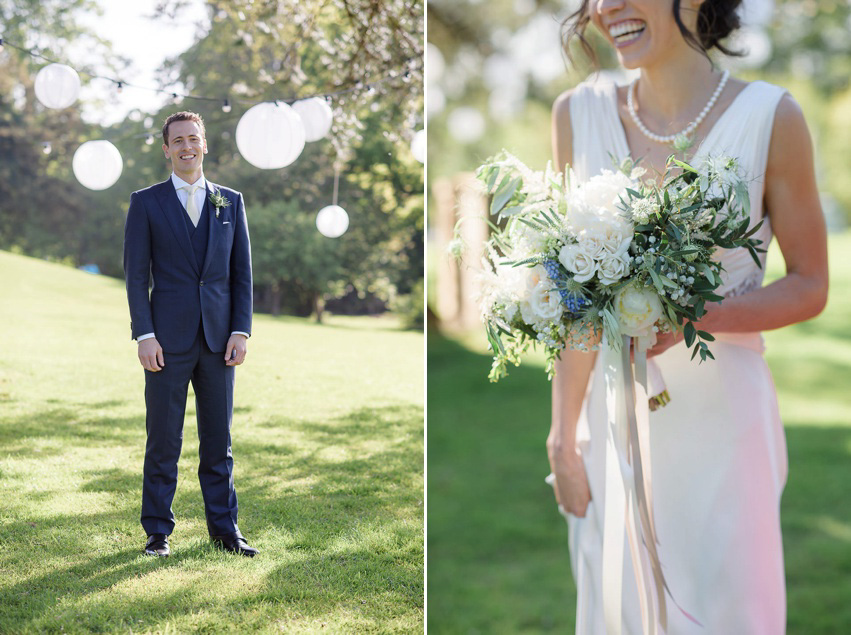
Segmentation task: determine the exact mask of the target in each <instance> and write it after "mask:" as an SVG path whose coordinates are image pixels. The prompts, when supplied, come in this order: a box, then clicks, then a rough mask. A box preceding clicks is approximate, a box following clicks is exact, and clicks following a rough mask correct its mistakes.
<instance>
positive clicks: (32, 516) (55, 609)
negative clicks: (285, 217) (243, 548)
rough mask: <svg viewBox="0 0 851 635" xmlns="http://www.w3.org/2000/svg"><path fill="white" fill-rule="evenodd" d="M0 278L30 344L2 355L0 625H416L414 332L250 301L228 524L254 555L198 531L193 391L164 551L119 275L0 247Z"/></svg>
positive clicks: (418, 414) (234, 628)
mask: <svg viewBox="0 0 851 635" xmlns="http://www.w3.org/2000/svg"><path fill="white" fill-rule="evenodd" d="M0 289H2V290H3V294H4V298H5V299H7V300H8V299H11V300H12V301H3V302H0V323H2V324H8V325H14V329H15V333H16V335H18V336H19V337H20V340H21V342H24V343H25V344H24V345H23V348H22V349H21V351H19V352H20V353H21V354H19V355H15V356H14V358H12V357H9V356H6V357H5V358H4V359H2V360H0V448H2V464H1V465H0V471H2V478H1V479H0V496H2V499H3V501H4V504H3V510H2V512H0V518H2V525H3V533H4V547H3V548H2V549H0V570H2V571H3V575H2V576H0V632H2V633H40V632H50V633H58V632H66V633H83V632H97V633H129V632H131V631H132V632H160V633H165V632H169V633H225V632H228V633H255V632H263V633H270V632H283V633H299V634H300V633H415V632H422V628H423V472H422V468H423V401H424V395H423V336H422V335H421V334H420V333H413V332H406V331H402V330H400V329H398V328H397V326H396V325H395V324H394V323H393V322H392V320H390V319H388V318H378V319H376V318H342V317H333V318H332V319H330V320H329V321H328V322H329V323H328V324H327V325H325V326H323V327H318V326H316V325H314V324H312V323H310V322H309V321H307V320H303V319H297V318H282V319H273V318H270V317H268V316H257V317H256V318H255V323H254V330H253V333H252V338H251V340H249V343H248V350H249V352H248V358H247V360H246V363H245V364H244V365H243V366H240V368H239V369H238V370H237V380H236V381H237V384H236V385H237V387H236V396H235V413H234V424H233V453H234V464H235V470H236V471H235V479H236V480H235V484H236V485H235V486H236V491H237V493H238V496H239V508H240V516H239V525H240V529H241V530H242V531H243V533H244V534H245V535H246V536H248V537H249V539H250V541H251V544H253V545H255V546H257V547H258V548H259V549H260V550H261V552H262V553H261V554H260V556H259V557H257V558H254V559H251V560H249V559H247V558H238V557H232V556H230V555H228V554H224V553H221V552H219V551H217V550H215V549H213V548H212V547H211V545H210V543H209V540H208V538H207V528H206V523H205V519H204V508H203V501H202V496H201V492H200V488H199V484H198V479H197V477H196V471H197V465H198V452H197V447H198V446H197V440H196V439H197V437H196V434H195V427H196V424H195V408H194V400H193V398H192V392H191V388H190V395H189V399H188V407H187V419H186V422H185V424H184V433H185V434H184V442H183V453H182V455H181V459H180V463H179V470H180V478H179V483H178V488H177V495H176V498H175V501H174V510H175V514H176V516H177V525H176V528H175V532H174V533H173V534H172V537H171V543H172V556H171V557H170V558H168V559H151V558H149V557H146V556H144V555H143V554H142V549H143V546H144V540H145V536H144V532H143V530H142V528H141V525H140V524H139V506H140V504H141V502H140V501H141V475H142V464H143V459H144V450H145V405H144V377H143V373H144V371H143V370H142V369H141V367H140V366H139V363H138V360H137V359H136V354H135V344H134V343H133V342H131V341H130V332H129V328H128V318H127V308H126V302H125V299H124V289H123V285H122V283H121V281H119V280H114V279H111V278H108V277H104V276H92V275H89V274H84V273H81V272H78V271H74V270H71V269H68V268H67V267H62V266H57V265H53V264H50V263H45V262H41V261H38V260H34V259H31V258H26V257H21V256H13V255H11V254H8V253H6V252H0ZM81 338H82V339H81ZM81 342H84V345H81ZM376 351H393V355H376ZM47 386H49V390H45V387H47Z"/></svg>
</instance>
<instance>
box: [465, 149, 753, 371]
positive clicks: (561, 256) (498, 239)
mask: <svg viewBox="0 0 851 635" xmlns="http://www.w3.org/2000/svg"><path fill="white" fill-rule="evenodd" d="M644 174H645V171H644V169H643V168H641V167H639V166H638V165H637V164H635V163H633V162H632V161H630V160H626V161H624V162H623V163H621V164H620V165H619V166H617V168H616V169H614V170H611V171H608V170H607V171H603V173H602V174H600V175H598V176H595V177H592V178H591V179H590V180H588V181H587V182H584V183H576V182H575V179H574V177H573V175H572V173H571V171H570V170H569V169H568V170H565V173H564V175H562V174H559V173H556V172H554V171H553V170H552V167H551V165H550V164H547V167H546V170H544V171H543V172H540V171H533V170H531V169H529V168H528V167H527V166H525V165H524V164H523V163H522V162H521V161H520V160H518V159H517V158H516V157H514V156H512V155H511V154H508V153H507V152H504V151H503V152H502V153H500V154H498V155H497V156H495V157H493V158H491V159H489V160H488V161H486V162H485V163H484V164H483V165H482V166H481V167H480V168H479V169H478V171H477V177H478V178H479V179H480V180H481V181H482V182H483V183H484V184H485V187H486V190H487V192H488V193H489V194H491V195H492V196H493V198H492V203H491V214H492V216H494V217H495V222H491V221H488V223H489V224H490V226H491V229H492V234H491V238H490V239H489V240H488V242H487V244H486V256H485V258H484V260H483V265H484V267H483V271H482V272H481V281H480V282H481V284H480V297H479V298H478V300H479V306H480V309H481V313H482V319H483V321H484V323H485V329H486V332H487V337H488V341H489V344H490V347H491V349H492V351H493V353H494V361H493V367H492V369H491V371H490V375H489V377H490V380H491V381H498V380H499V379H500V378H501V377H503V376H505V375H506V374H507V367H508V363H509V362H510V363H513V364H515V365H519V364H520V358H521V357H520V356H521V354H522V353H523V352H524V351H525V350H527V349H528V347H529V346H530V345H531V344H536V343H540V344H542V345H543V346H544V347H545V351H546V355H547V372H548V374H549V376H550V377H552V376H553V374H554V364H555V359H557V358H558V356H559V353H560V352H561V351H562V350H564V349H565V347H570V348H575V349H580V350H591V349H593V348H595V347H596V346H598V344H599V342H600V341H601V339H603V338H605V339H606V340H607V342H608V343H609V345H610V346H612V347H613V348H615V349H616V350H617V349H619V348H620V346H621V342H622V339H623V336H629V337H632V338H635V340H634V342H635V345H636V347H637V348H638V350H641V351H643V350H646V349H648V348H649V347H650V346H652V345H653V344H654V343H655V342H656V335H657V333H668V332H674V331H681V332H682V333H683V336H684V339H685V342H686V344H687V345H688V346H689V347H693V348H694V350H693V353H692V359H694V358H695V356H697V355H699V356H700V359H701V362H702V361H705V360H706V359H707V358H710V359H714V357H713V355H712V352H711V351H710V348H709V344H708V343H710V342H712V341H713V340H714V338H713V336H712V335H711V334H709V333H707V332H705V331H702V330H699V328H698V327H697V326H696V323H697V322H698V321H699V320H700V318H701V317H702V316H703V315H704V314H705V311H706V303H707V302H718V301H721V300H722V299H723V298H722V297H721V296H719V295H718V294H717V293H716V290H717V289H718V287H719V286H720V285H721V271H722V266H721V265H720V263H719V262H718V261H717V260H716V259H713V255H715V254H716V252H717V250H719V249H734V248H739V247H741V248H745V249H747V250H748V251H749V252H750V253H751V255H752V256H753V258H754V260H755V261H756V262H757V264H758V265H759V264H760V263H759V258H758V255H757V253H758V252H760V251H764V250H763V249H761V248H760V247H759V244H760V241H758V240H756V239H754V238H752V236H753V235H754V233H755V232H756V231H757V230H758V229H759V226H760V225H756V226H755V227H753V228H749V224H750V210H749V197H748V188H747V183H746V182H745V181H744V179H743V177H742V174H741V172H740V170H739V167H738V165H737V164H736V161H735V160H734V159H730V158H726V157H714V158H708V159H706V160H704V161H703V162H701V163H700V164H699V165H697V166H692V165H689V164H688V163H685V162H683V161H679V160H677V159H675V158H674V157H673V156H672V157H670V158H669V159H668V162H667V165H666V171H665V175H664V178H663V181H662V184H661V185H659V184H658V183H656V182H655V181H654V180H652V179H651V180H642V177H643V176H644ZM760 224H761V223H760Z"/></svg>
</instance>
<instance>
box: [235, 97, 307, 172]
mask: <svg viewBox="0 0 851 635" xmlns="http://www.w3.org/2000/svg"><path fill="white" fill-rule="evenodd" d="M236 147H237V148H238V149H239V153H240V154H241V155H242V157H243V158H244V159H245V160H246V161H248V162H249V163H250V164H251V165H253V166H254V167H256V168H260V169H262V170H276V169H278V168H284V167H286V166H288V165H290V164H291V163H292V162H293V161H295V160H296V159H297V158H298V157H299V155H300V154H301V152H302V150H304V123H302V120H301V117H299V116H298V114H297V113H296V111H295V110H293V109H292V108H291V107H290V106H288V105H287V104H284V103H272V102H263V103H262V104H257V105H256V106H252V107H251V108H249V109H248V110H247V111H246V113H245V114H244V115H242V117H241V118H240V120H239V123H238V124H237V125H236Z"/></svg>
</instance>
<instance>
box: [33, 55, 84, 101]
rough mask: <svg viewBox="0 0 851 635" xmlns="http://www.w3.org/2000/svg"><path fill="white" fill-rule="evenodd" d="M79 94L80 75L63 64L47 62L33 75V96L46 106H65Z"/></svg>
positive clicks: (75, 99)
mask: <svg viewBox="0 0 851 635" xmlns="http://www.w3.org/2000/svg"><path fill="white" fill-rule="evenodd" d="M79 95H80V76H79V75H77V71H75V70H74V69H73V68H71V67H70V66H65V64H48V65H47V66H45V67H44V68H42V69H41V70H40V71H39V72H38V75H36V76H35V96H36V97H38V100H39V101H40V102H41V103H42V104H44V105H45V106H47V107H48V108H67V107H68V106H70V105H71V104H73V103H74V102H75V101H77V97H78V96H79Z"/></svg>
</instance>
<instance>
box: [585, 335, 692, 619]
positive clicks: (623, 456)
mask: <svg viewBox="0 0 851 635" xmlns="http://www.w3.org/2000/svg"><path fill="white" fill-rule="evenodd" d="M630 344H631V342H630V338H629V337H628V336H624V337H623V342H622V345H621V346H620V350H616V349H615V348H614V347H612V346H611V345H610V344H609V342H608V341H607V340H606V338H604V339H603V343H602V346H601V354H602V355H603V360H602V362H603V369H604V374H605V384H606V411H607V413H608V416H607V419H608V420H607V422H606V426H607V429H606V497H605V498H606V504H605V516H604V527H603V612H604V616H605V623H606V633H607V635H620V633H621V632H622V621H623V620H622V615H623V612H622V595H623V557H624V553H623V552H624V547H623V543H624V530H625V531H626V536H627V539H628V543H629V550H630V558H631V560H632V568H633V571H634V573H635V582H636V586H637V587H638V595H639V602H640V605H641V620H642V630H643V632H644V635H658V633H660V632H665V631H666V629H667V626H668V610H667V603H666V600H667V598H666V593H667V595H668V596H670V597H671V600H672V601H673V602H674V604H675V605H676V601H675V600H674V599H673V596H672V595H671V592H670V589H669V588H668V585H667V582H666V581H665V574H664V573H663V571H662V565H661V561H660V559H659V551H658V546H659V540H658V538H657V536H656V527H655V523H654V520H653V490H652V477H651V470H650V465H651V461H650V410H649V407H648V394H647V353H646V352H643V351H642V352H638V351H635V352H634V366H633V362H632V361H630ZM636 348H638V347H636ZM677 607H678V608H680V607H679V606H678V605H677ZM680 610H681V611H682V612H683V614H684V615H685V616H686V617H687V618H688V619H690V620H691V621H693V622H695V623H697V624H699V623H698V622H697V620H695V619H694V618H693V617H692V616H691V615H689V614H688V613H686V612H685V611H683V610H682V608H680Z"/></svg>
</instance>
